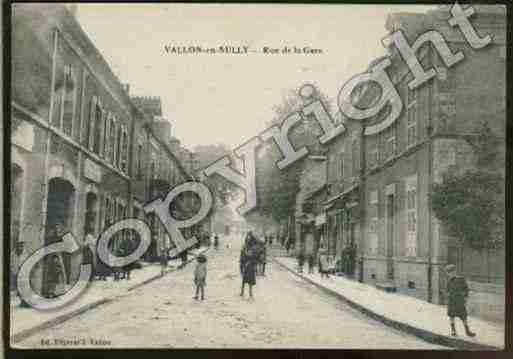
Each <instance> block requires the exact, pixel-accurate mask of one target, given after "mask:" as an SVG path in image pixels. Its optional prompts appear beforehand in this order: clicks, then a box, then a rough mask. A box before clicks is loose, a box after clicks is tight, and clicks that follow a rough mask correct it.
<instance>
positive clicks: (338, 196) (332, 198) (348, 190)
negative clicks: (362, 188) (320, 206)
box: [324, 184, 358, 204]
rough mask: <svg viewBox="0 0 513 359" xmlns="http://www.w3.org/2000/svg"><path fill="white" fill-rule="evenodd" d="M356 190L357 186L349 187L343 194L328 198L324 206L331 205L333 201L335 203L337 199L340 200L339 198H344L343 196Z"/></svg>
mask: <svg viewBox="0 0 513 359" xmlns="http://www.w3.org/2000/svg"><path fill="white" fill-rule="evenodd" d="M356 188H358V184H355V185H352V186H351V187H349V188H348V189H346V190H345V191H344V192H342V193H339V194H337V195H336V196H333V197H331V198H328V199H327V200H326V201H325V202H324V204H329V203H331V202H333V201H335V200H337V199H339V198H341V197H343V196H345V195H346V194H348V193H349V192H352V191H354V190H355V189H356Z"/></svg>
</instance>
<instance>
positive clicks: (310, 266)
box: [308, 253, 315, 274]
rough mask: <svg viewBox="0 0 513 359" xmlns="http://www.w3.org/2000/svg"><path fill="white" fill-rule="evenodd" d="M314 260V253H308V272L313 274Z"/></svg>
mask: <svg viewBox="0 0 513 359" xmlns="http://www.w3.org/2000/svg"><path fill="white" fill-rule="evenodd" d="M314 262H315V258H314V255H313V253H310V254H309V255H308V274H313V272H314Z"/></svg>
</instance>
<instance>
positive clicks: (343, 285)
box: [274, 257, 505, 350]
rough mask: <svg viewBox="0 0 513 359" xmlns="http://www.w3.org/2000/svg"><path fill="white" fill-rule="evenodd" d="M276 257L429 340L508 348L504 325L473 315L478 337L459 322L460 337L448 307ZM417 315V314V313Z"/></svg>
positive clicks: (308, 278)
mask: <svg viewBox="0 0 513 359" xmlns="http://www.w3.org/2000/svg"><path fill="white" fill-rule="evenodd" d="M274 260H275V261H276V262H277V263H278V264H280V265H281V266H283V267H284V268H286V269H288V270H289V271H291V272H293V273H294V274H296V275H297V276H299V277H301V278H303V279H304V280H306V281H308V282H310V283H312V284H314V285H316V286H318V287H320V288H321V289H323V290H325V291H327V292H329V293H331V294H333V295H336V296H337V297H339V298H341V299H343V300H344V301H345V302H347V303H348V304H349V305H350V306H352V307H354V308H355V309H357V310H359V311H361V312H363V313H364V314H366V315H369V316H370V317H372V318H373V319H376V320H379V321H381V322H383V323H384V324H386V325H389V326H392V327H394V328H396V329H398V330H401V331H405V332H407V333H409V334H412V335H415V336H418V337H420V338H422V339H424V340H426V341H428V342H431V343H436V344H441V345H445V346H449V347H454V348H460V349H472V350H501V349H503V348H504V339H505V337H504V330H505V329H504V326H500V325H499V324H496V323H491V322H487V321H484V320H482V319H479V318H474V317H469V324H470V327H471V328H472V330H473V331H474V332H476V334H477V336H476V337H475V338H469V337H467V336H465V334H464V330H463V325H462V323H461V321H459V319H457V322H456V328H457V330H458V334H459V336H458V337H452V336H450V326H449V319H448V317H447V309H446V307H445V306H441V305H436V304H431V303H428V302H425V301H422V300H420V299H417V298H413V297H410V296H406V295H401V294H398V293H387V292H384V291H382V290H379V289H377V288H375V287H374V286H372V285H368V284H364V283H359V282H357V281H354V280H350V279H347V278H344V277H338V276H331V279H321V277H320V275H319V274H318V273H315V274H307V273H297V260H296V259H295V258H281V257H280V258H274ZM413 314H415V315H413Z"/></svg>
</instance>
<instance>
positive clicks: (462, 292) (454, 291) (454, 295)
mask: <svg viewBox="0 0 513 359" xmlns="http://www.w3.org/2000/svg"><path fill="white" fill-rule="evenodd" d="M445 272H446V273H447V277H448V281H447V299H448V300H447V315H448V316H449V320H450V323H451V335H452V336H456V335H457V334H456V327H455V323H454V322H455V320H454V318H455V317H458V318H460V319H461V321H462V322H463V325H464V326H465V333H466V334H467V336H469V337H475V336H476V334H475V333H473V332H472V331H471V330H470V328H469V325H468V321H467V308H466V304H467V299H468V294H469V290H468V285H467V281H466V280H465V278H464V277H462V276H459V275H457V272H456V266H455V265H454V264H449V265H448V266H446V267H445Z"/></svg>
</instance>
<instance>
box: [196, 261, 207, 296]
mask: <svg viewBox="0 0 513 359" xmlns="http://www.w3.org/2000/svg"><path fill="white" fill-rule="evenodd" d="M196 260H197V264H196V268H195V269H194V285H196V295H195V296H194V297H193V299H196V300H198V296H199V294H200V291H201V300H204V299H205V285H206V284H207V257H205V256H204V255H203V254H200V255H199V256H198V257H197V258H196Z"/></svg>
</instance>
